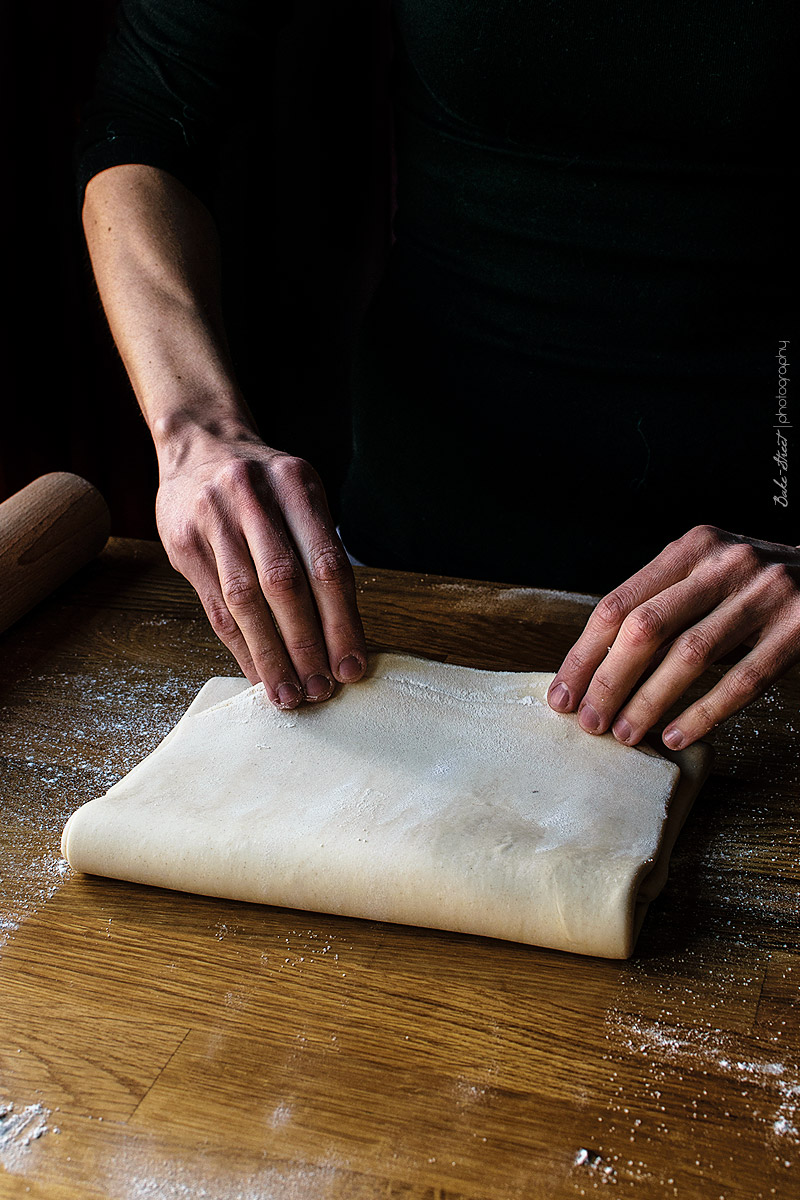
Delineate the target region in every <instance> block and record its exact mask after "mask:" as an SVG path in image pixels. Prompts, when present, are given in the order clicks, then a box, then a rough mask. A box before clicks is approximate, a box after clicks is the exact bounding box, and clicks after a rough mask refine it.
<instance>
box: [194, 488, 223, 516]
mask: <svg viewBox="0 0 800 1200" xmlns="http://www.w3.org/2000/svg"><path fill="white" fill-rule="evenodd" d="M195 508H196V511H197V514H198V516H199V517H200V519H201V520H205V521H208V520H210V519H211V518H213V517H216V516H217V514H218V513H219V509H220V503H219V492H218V490H217V488H216V486H215V485H214V484H213V483H211V482H210V481H208V480H206V481H205V482H204V483H201V484H200V486H199V487H198V489H197V494H196V496H195Z"/></svg>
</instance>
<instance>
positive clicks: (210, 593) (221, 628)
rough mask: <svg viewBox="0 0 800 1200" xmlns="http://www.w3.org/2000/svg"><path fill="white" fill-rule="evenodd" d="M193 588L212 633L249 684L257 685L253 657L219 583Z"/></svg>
mask: <svg viewBox="0 0 800 1200" xmlns="http://www.w3.org/2000/svg"><path fill="white" fill-rule="evenodd" d="M194 587H195V591H196V592H197V594H198V596H199V597H200V602H201V604H202V605H203V608H204V609H205V611H206V616H207V617H208V620H209V623H210V625H211V628H212V629H213V630H214V633H215V634H216V635H217V637H218V638H219V640H220V641H221V642H222V643H223V645H225V646H226V647H227V648H228V650H230V652H231V654H232V655H233V657H234V658H235V659H236V661H237V663H238V664H239V667H240V668H241V671H242V674H243V675H244V676H245V678H246V679H247V680H248V681H249V682H250V683H259V682H260V679H259V674H258V671H257V670H256V667H255V663H254V662H253V656H252V654H251V653H250V651H249V649H248V647H247V642H246V641H245V640H244V635H243V634H242V631H241V629H240V628H239V626H238V625H237V624H236V622H235V620H234V619H233V617H232V616H231V614H230V611H229V609H228V606H227V605H226V603H225V601H224V600H223V599H222V592H221V590H220V586H219V581H218V580H215V581H214V583H213V584H211V585H210V586H205V587H202V586H197V585H196V584H195V585H194Z"/></svg>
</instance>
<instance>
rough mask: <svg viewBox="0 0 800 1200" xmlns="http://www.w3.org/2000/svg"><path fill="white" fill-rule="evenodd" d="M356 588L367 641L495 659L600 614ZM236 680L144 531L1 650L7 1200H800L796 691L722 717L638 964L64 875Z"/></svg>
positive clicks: (441, 584)
mask: <svg viewBox="0 0 800 1200" xmlns="http://www.w3.org/2000/svg"><path fill="white" fill-rule="evenodd" d="M357 577H358V585H359V599H360V605H361V610H362V614H363V616H364V619H365V624H366V627H367V633H368V638H369V642H370V646H371V647H372V648H375V649H378V648H380V649H392V650H398V651H407V652H412V653H420V654H425V655H427V656H429V657H434V658H439V659H442V660H445V659H446V660H448V661H452V662H459V663H465V664H468V665H473V666H480V667H489V668H492V667H494V668H498V669H516V670H534V669H541V670H550V669H552V670H554V669H555V668H556V667H557V666H558V664H559V662H560V658H561V656H562V655H563V653H564V652H565V651H566V650H567V649H568V647H569V646H570V644H571V642H572V641H573V640H574V638H575V636H576V634H577V632H578V630H579V629H580V627H581V625H582V623H583V621H584V620H585V618H586V616H587V614H588V612H589V611H590V609H591V605H592V600H591V598H589V597H573V596H566V595H563V594H560V593H547V592H537V591H531V590H527V589H521V588H514V587H505V586H503V585H500V584H473V583H467V582H464V581H459V580H445V579H437V578H434V577H431V576H413V575H405V574H399V573H394V572H387V571H370V570H367V569H359V570H358V571H357ZM718 670H719V668H718V669H717V671H718ZM233 673H237V671H236V668H235V664H234V663H233V661H232V660H231V659H230V657H229V656H228V654H227V652H226V651H225V649H224V648H223V647H222V646H221V645H220V644H219V643H218V642H217V640H216V639H215V637H214V635H213V634H212V632H211V630H210V629H209V627H208V625H207V623H206V620H205V618H204V616H203V614H202V611H201V609H200V606H199V603H198V602H197V600H196V599H195V597H194V595H193V593H192V591H191V589H190V588H189V587H188V585H187V584H186V583H185V582H184V581H183V580H181V579H180V578H179V577H178V576H177V575H176V574H175V573H174V572H173V571H172V570H171V569H170V568H169V566H168V564H167V562H166V559H165V557H164V555H163V552H162V551H161V550H160V548H159V547H158V546H156V545H154V544H151V543H145V542H129V541H128V542H126V541H119V540H116V541H112V542H110V543H109V545H108V547H107V548H106V550H105V551H104V552H103V554H102V555H101V557H100V558H99V559H98V560H97V561H96V562H94V563H92V564H90V565H89V566H88V567H86V568H84V569H83V570H82V571H81V572H80V573H79V574H78V575H77V576H75V578H74V579H73V580H71V581H70V582H69V583H67V584H66V585H64V587H62V588H61V589H60V591H59V592H57V593H56V594H55V595H54V596H53V597H51V599H50V600H48V601H46V602H45V603H44V604H43V605H42V606H40V607H39V608H38V609H37V610H36V611H35V612H33V613H31V614H29V615H28V616H27V617H25V618H23V620H21V621H20V622H18V624H17V625H16V626H15V627H14V628H13V629H11V630H9V631H8V632H7V633H6V634H4V635H3V636H2V637H0V781H1V784H0V786H2V797H3V804H4V819H3V825H2V839H1V841H0V943H1V944H0V1114H2V1116H0V1197H2V1198H3V1200H5V1197H14V1198H16V1197H18V1196H19V1197H22V1196H25V1197H32V1198H33V1200H36V1198H40V1197H46V1198H48V1200H51V1198H52V1200H67V1198H69V1200H95V1198H97V1197H108V1198H112V1200H153V1198H155V1200H161V1198H164V1200H167V1198H170V1200H171V1198H173V1197H174V1198H178V1200H193V1198H194V1197H198V1198H200V1197H203V1198H211V1200H234V1198H236V1200H284V1198H286V1200H301V1198H302V1200H322V1198H325V1200H379V1198H380V1200H512V1198H514V1200H516V1198H525V1197H548V1198H549V1197H555V1198H559V1197H574V1196H581V1195H591V1194H593V1193H595V1192H603V1193H605V1194H606V1195H607V1196H613V1195H632V1196H634V1197H643V1198H644V1197H662V1196H666V1197H673V1196H675V1197H701V1198H705V1197H709V1200H717V1197H723V1198H724V1200H738V1198H742V1200H757V1198H762V1197H763V1198H764V1200H766V1198H768V1197H773V1196H776V1197H789V1198H791V1197H796V1196H798V1195H800V1131H799V1130H800V1005H799V1004H798V985H800V948H799V945H798V942H799V941H800V939H799V937H798V918H799V917H800V889H799V886H798V885H799V883H800V866H799V865H798V864H800V789H799V788H798V762H797V755H796V742H797V731H798V727H799V726H800V714H799V713H798V701H799V699H800V685H799V684H798V679H797V674H796V673H793V675H792V676H791V678H787V679H786V680H785V681H783V682H782V683H781V684H780V685H778V686H775V687H773V688H771V689H770V690H769V692H768V693H767V694H765V695H764V696H763V697H761V699H760V700H759V701H757V702H756V703H755V704H754V705H753V706H752V707H751V709H750V710H748V711H747V712H746V713H744V714H741V715H739V716H738V717H736V718H733V719H732V720H731V721H730V722H728V723H727V724H726V725H725V726H723V727H721V728H720V729H718V730H717V731H716V736H715V739H714V740H715V744H716V748H717V762H716V767H715V772H714V775H713V776H712V778H711V780H710V781H709V782H708V783H707V785H706V786H705V788H704V790H703V792H702V794H701V797H700V799H699V801H698V802H697V804H696V806H695V809H694V811H693V813H692V815H691V817H690V819H689V822H688V823H687V826H686V827H685V829H684V831H683V833H682V835H681V838H680V840H679V842H678V845H677V848H676V850H675V853H674V855H673V866H672V871H671V875H670V881H669V883H668V885H667V887H666V889H665V891H664V892H663V893H662V895H661V897H660V898H659V899H658V900H657V901H656V902H655V903H654V904H653V905H652V906H651V910H650V912H649V914H648V917H647V920H646V923H645V926H644V929H643V931H642V934H641V937H640V940H639V944H638V948H637V953H636V956H635V957H634V958H633V959H632V960H631V961H630V962H626V963H616V962H607V961H601V960H594V959H586V958H580V957H578V956H573V955H568V954H561V953H557V952H555V951H548V950H538V949H536V948H532V947H528V946H518V945H514V944H510V943H504V942H495V941H491V940H489V939H481V938H472V937H466V936H462V935H456V934H448V933H442V932H437V931H431V930H420V929H413V928H407V927H404V926H392V925H383V924H380V923H377V922H369V921H356V920H348V919H346V918H338V917H331V916H326V915H322V914H316V913H304V912H297V911H290V910H283V909H273V908H265V907H259V906H255V905H247V904H240V903H233V902H225V901H220V900H215V899H208V898H203V897H197V896H187V895H178V894H173V893H170V892H165V891H159V890H156V889H147V888H141V887H135V886H133V885H128V884H124V883H119V882H115V881H108V880H102V879H97V878H91V877H81V876H77V875H72V874H71V873H70V871H69V868H68V867H67V866H66V864H65V863H64V862H63V860H62V859H61V858H60V853H59V839H60V834H61V829H62V827H63V824H64V822H65V820H66V818H67V816H68V815H69V814H70V813H71V812H72V811H73V810H74V809H75V808H77V807H78V805H79V804H81V803H83V802H84V801H85V800H87V799H90V798H92V797H93V796H96V795H99V794H101V793H102V792H104V791H105V790H106V789H107V788H108V786H109V785H110V784H111V783H113V782H114V781H115V780H116V779H118V778H120V777H121V776H122V775H123V774H124V773H126V772H127V771H128V770H130V768H131V767H132V766H134V765H135V763H136V762H138V761H139V760H140V759H141V758H142V757H143V756H144V755H145V754H146V753H148V752H149V751H150V750H151V749H153V748H154V746H155V745H156V744H157V743H158V741H160V739H161V738H162V737H163V736H164V734H165V733H166V732H167V731H168V730H169V729H170V728H171V726H172V725H173V724H174V723H175V721H176V720H177V719H178V717H179V716H180V715H181V713H182V712H183V711H184V709H185V708H186V706H187V704H188V703H189V701H190V700H191V698H192V697H193V696H194V695H195V694H196V692H197V691H198V690H199V688H200V686H201V684H202V683H203V682H204V681H205V680H206V679H207V678H209V677H210V676H212V675H216V674H233ZM587 736H588V735H587Z"/></svg>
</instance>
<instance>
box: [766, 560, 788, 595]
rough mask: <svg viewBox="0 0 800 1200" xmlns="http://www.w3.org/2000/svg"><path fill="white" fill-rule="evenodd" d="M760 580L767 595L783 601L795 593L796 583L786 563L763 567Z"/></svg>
mask: <svg viewBox="0 0 800 1200" xmlns="http://www.w3.org/2000/svg"><path fill="white" fill-rule="evenodd" d="M762 579H763V582H764V587H765V589H766V591H767V593H768V594H769V595H772V596H776V597H780V598H781V599H783V598H785V597H787V596H789V595H793V594H794V593H795V592H796V591H797V581H796V579H795V576H794V574H793V572H792V571H791V570H790V568H789V565H788V563H780V562H778V563H770V564H769V565H768V566H766V567H764V569H763V571H762Z"/></svg>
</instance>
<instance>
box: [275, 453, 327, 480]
mask: <svg viewBox="0 0 800 1200" xmlns="http://www.w3.org/2000/svg"><path fill="white" fill-rule="evenodd" d="M269 472H270V475H271V476H272V478H273V479H274V480H275V482H276V483H277V484H279V485H281V486H286V487H289V488H295V487H302V488H306V487H308V485H309V484H313V483H314V482H316V480H317V478H318V477H317V473H316V471H315V470H314V468H313V467H312V466H311V464H310V463H308V462H306V460H305V459H304V458H298V457H297V456H296V455H294V454H279V455H277V456H276V457H275V458H273V459H272V460H271V461H270V464H269Z"/></svg>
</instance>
